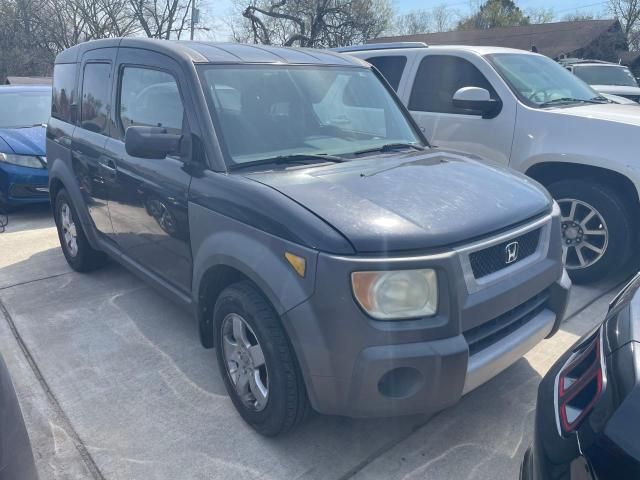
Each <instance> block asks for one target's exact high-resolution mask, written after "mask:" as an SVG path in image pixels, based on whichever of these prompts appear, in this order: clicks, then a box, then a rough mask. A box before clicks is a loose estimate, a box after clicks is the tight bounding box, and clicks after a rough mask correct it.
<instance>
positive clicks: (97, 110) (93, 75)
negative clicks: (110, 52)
mask: <svg viewBox="0 0 640 480" xmlns="http://www.w3.org/2000/svg"><path fill="white" fill-rule="evenodd" d="M110 75H111V64H109V63H87V64H86V65H85V67H84V76H83V80H82V107H81V114H80V125H81V127H82V128H84V129H85V130H89V131H91V132H96V133H105V132H106V130H107V116H108V107H109V93H110V91H111V89H110V88H109V87H110V86H111V81H110Z"/></svg>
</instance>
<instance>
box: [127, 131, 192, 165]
mask: <svg viewBox="0 0 640 480" xmlns="http://www.w3.org/2000/svg"><path fill="white" fill-rule="evenodd" d="M181 141H182V135H177V134H174V133H168V132H167V129H166V128H164V127H129V128H127V131H126V132H125V134H124V148H125V150H126V151H127V153H128V154H129V155H131V156H132V157H140V158H166V157H167V155H178V154H180V144H181Z"/></svg>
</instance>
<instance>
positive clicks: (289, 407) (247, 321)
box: [213, 281, 310, 437]
mask: <svg viewBox="0 0 640 480" xmlns="http://www.w3.org/2000/svg"><path fill="white" fill-rule="evenodd" d="M213 325H214V329H215V331H214V337H215V349H216V356H217V359H218V367H219V368H220V374H221V375H222V378H223V379H224V383H225V386H226V388H227V392H228V393H229V397H231V401H232V402H233V404H234V406H235V407H236V409H237V410H238V412H239V413H240V416H241V417H242V418H243V419H244V421H245V422H247V423H248V424H249V425H251V427H253V428H254V429H255V430H256V431H258V432H259V433H261V434H262V435H265V436H268V437H275V436H277V435H281V434H284V433H286V432H288V431H290V430H292V429H293V428H295V427H296V426H297V425H299V424H300V423H302V422H303V421H304V420H305V419H306V418H307V416H308V413H309V411H310V406H309V400H308V398H307V391H306V388H305V385H304V381H303V378H302V374H301V372H300V367H299V366H298V362H297V359H296V356H295V353H294V351H293V348H292V347H291V344H290V342H289V339H288V337H287V334H286V333H285V331H284V329H283V327H282V324H281V323H280V319H279V318H278V316H277V314H276V313H275V312H274V310H273V308H272V307H271V305H270V304H269V303H268V302H267V300H266V299H265V298H264V296H263V295H262V294H261V293H260V292H259V291H258V289H257V288H256V287H255V286H254V285H253V284H252V283H250V282H248V281H243V282H239V283H236V284H233V285H231V286H230V287H228V288H226V289H225V290H224V291H223V292H222V293H221V294H220V296H219V297H218V300H217V302H216V305H215V308H214V312H213ZM237 345H242V347H238V346H237ZM255 352H259V353H258V354H257V355H256V354H255ZM243 372H244V373H243ZM243 386H244V388H243ZM254 392H255V393H254Z"/></svg>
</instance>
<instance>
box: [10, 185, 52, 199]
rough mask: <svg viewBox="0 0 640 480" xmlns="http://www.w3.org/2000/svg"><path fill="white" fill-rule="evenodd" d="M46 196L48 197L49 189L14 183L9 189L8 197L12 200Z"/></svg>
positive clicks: (44, 186) (43, 186)
mask: <svg viewBox="0 0 640 480" xmlns="http://www.w3.org/2000/svg"><path fill="white" fill-rule="evenodd" d="M47 195H49V187H47V186H46V185H24V184H20V183H16V184H14V185H11V188H10V189H9V196H10V197H12V198H30V197H46V196H47Z"/></svg>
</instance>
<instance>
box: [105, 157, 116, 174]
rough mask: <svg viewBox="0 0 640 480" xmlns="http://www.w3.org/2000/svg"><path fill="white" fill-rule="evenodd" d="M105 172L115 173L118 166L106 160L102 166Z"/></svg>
mask: <svg viewBox="0 0 640 480" xmlns="http://www.w3.org/2000/svg"><path fill="white" fill-rule="evenodd" d="M102 166H103V167H104V169H105V170H107V171H109V172H114V173H115V172H116V171H117V170H118V166H117V165H116V162H115V161H114V160H111V159H108V160H107V161H106V162H104V163H103V164H102Z"/></svg>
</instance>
